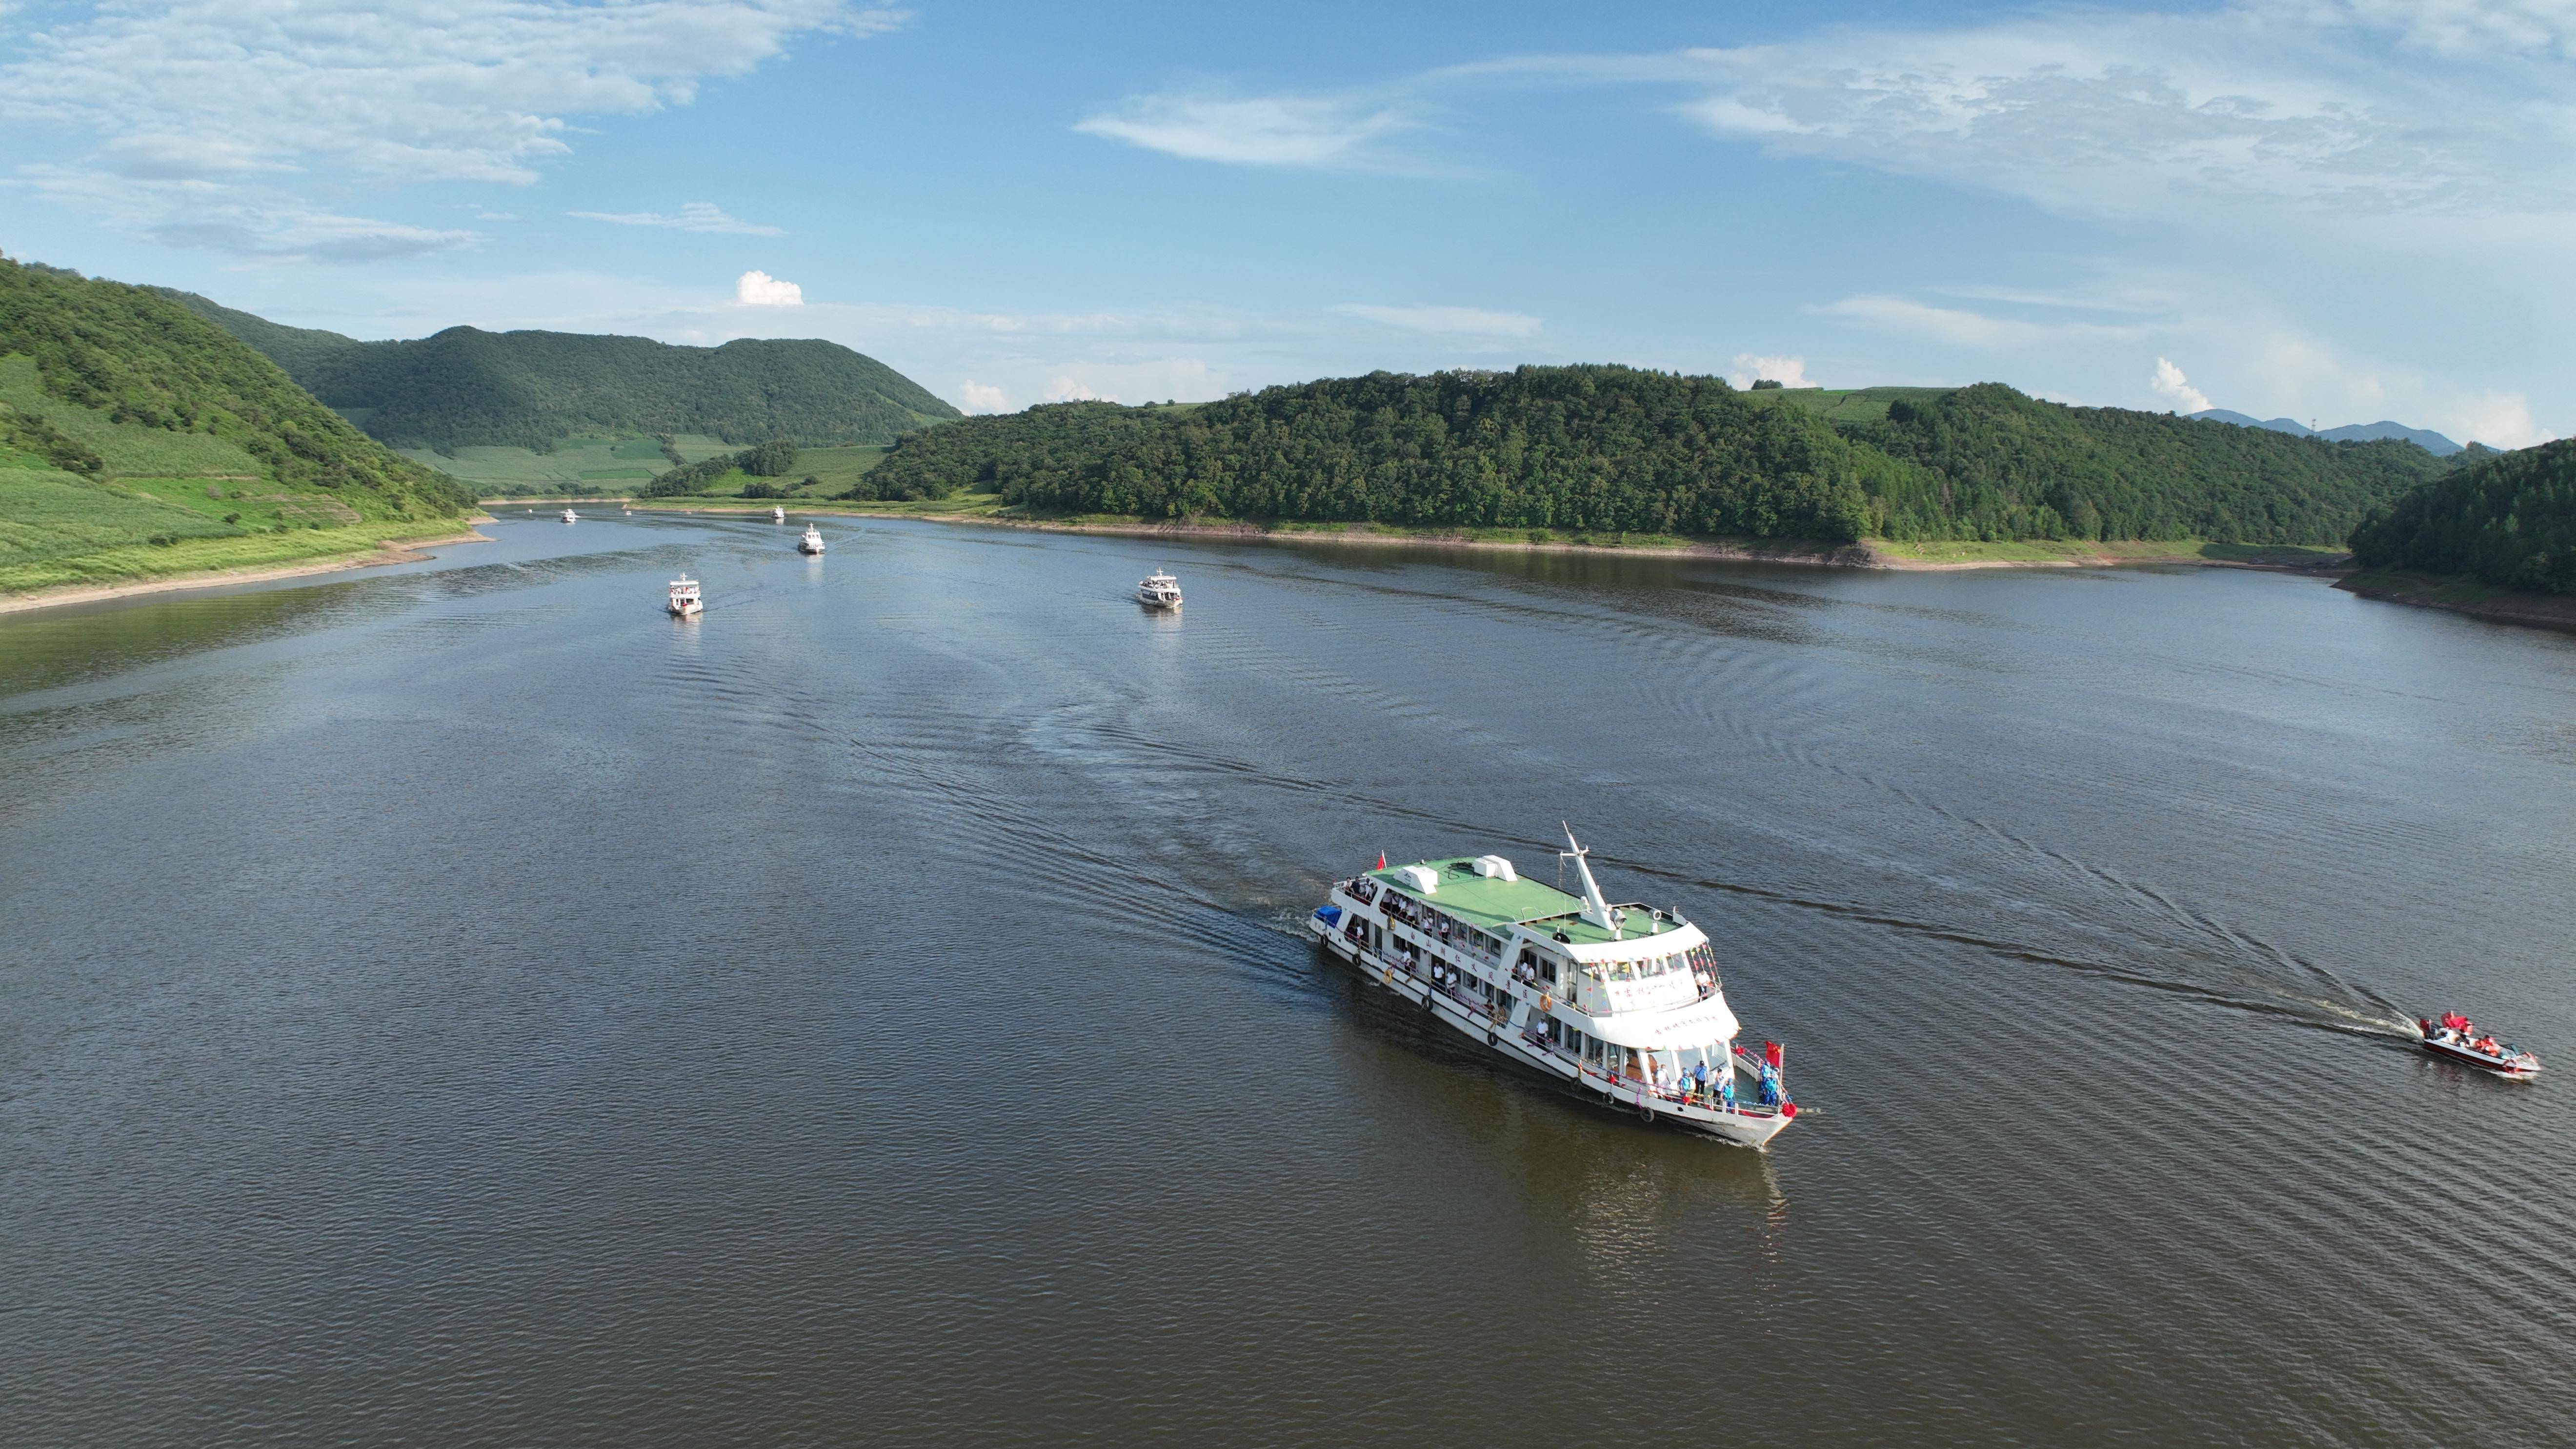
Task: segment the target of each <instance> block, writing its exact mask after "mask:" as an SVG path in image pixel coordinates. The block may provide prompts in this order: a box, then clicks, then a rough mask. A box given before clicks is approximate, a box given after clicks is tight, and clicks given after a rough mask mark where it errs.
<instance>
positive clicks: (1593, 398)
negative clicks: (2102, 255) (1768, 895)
mask: <svg viewBox="0 0 2576 1449" xmlns="http://www.w3.org/2000/svg"><path fill="white" fill-rule="evenodd" d="M1874 413H1879V414H1883V416H1872V414H1874ZM1828 416H1829V415H1828V414H1827V413H1826V412H1825V411H1824V410H1822V409H1820V408H1818V407H1816V406H1815V405H1814V404H1813V403H1811V402H1808V401H1805V400H1796V399H1793V398H1791V396H1790V395H1788V394H1785V393H1784V392H1783V391H1779V390H1768V391H1761V392H1739V391H1737V390H1736V389H1734V388H1732V387H1730V386H1728V385H1727V384H1726V383H1725V382H1724V381H1723V380H1721V379H1717V378H1706V377H1680V376H1674V375H1672V374H1668V373H1657V372H1643V371H1638V370H1636V369H1632V368H1624V367H1524V368H1520V369H1518V370H1517V371H1513V372H1508V373H1465V372H1460V373H1440V374H1434V375H1431V376H1428V377H1414V376H1405V375H1398V374H1391V373H1377V374H1372V375H1370V376H1368V377H1364V378H1348V379H1339V380H1332V381H1325V382H1314V383H1304V384H1300V385H1297V386H1293V387H1277V388H1270V389H1267V390H1264V391H1262V392H1258V393H1252V394H1248V395H1243V396H1238V397H1233V398H1228V399H1226V400H1224V401H1222V402H1215V403H1209V404H1206V405H1204V406H1202V407H1196V408H1169V407H1166V408H1128V407H1120V406H1118V405H1116V404H1112V403H1067V404H1060V405H1056V406H1051V407H1039V408H1032V409H1030V410H1029V411H1027V412H1025V413H1020V414H1015V415H1011V416H1005V417H991V418H969V419H967V420H965V421H963V422H959V423H952V424H948V425H946V426H943V427H939V428H935V429H930V430H928V431H924V432H919V433H914V434H911V435H909V436H907V437H905V438H904V439H903V440H902V441H901V442H899V443H898V444H897V445H896V446H895V448H894V449H893V451H892V452H890V453H888V454H887V456H886V458H885V461H884V462H882V463H880V464H879V465H878V466H877V467H876V469H875V470H874V471H873V472H872V473H870V474H869V475H868V476H867V478H866V479H865V480H864V481H863V482H862V484H861V485H860V489H861V491H862V492H864V493H866V494H869V495H871V496H876V497H883V498H918V497H934V496H941V495H944V494H947V493H951V492H955V491H957V490H959V489H963V488H976V489H983V490H994V491H998V492H1000V493H1001V494H1002V496H1003V497H1004V498H1005V499H1006V500H1008V501H1010V502H1012V503H1015V504H1019V505H1023V506H1027V507H1032V508H1038V509H1046V510H1052V511H1063V512H1073V513H1124V514H1141V515H1145V516H1149V517H1178V516H1182V515H1188V514H1199V515H1206V516H1212V517H1221V518H1247V519H1260V518H1277V519H1313V520H1343V521H1353V522H1357V521H1374V522H1386V523H1397V524H1427V525H1446V526H1459V527H1505V528H1550V529H1572V530H1589V531H1596V532H1597V531H1609V530H1624V531H1631V532H1641V533H1701V534H1731V535H1743V536H1753V537H1769V538H1805V539H1816V540H1824V541H1847V540H1851V539H1856V538H1863V537H1876V538H1892V539H1899V540H1934V539H2023V538H2079V539H2101V540H2122V539H2145V538H2207V539H2214V540H2221V541H2227V542H2240V543H2253V544H2331V543H2335V542H2337V541H2339V540H2340V539H2341V538H2342V536H2343V534H2344V533H2345V531H2346V530H2348V529H2350V528H2351V527H2352V525H2353V524H2354V523H2355V522H2357V521H2358V520H2360V519H2361V518H2362V517H2363V516H2364V515H2365V514H2366V513H2367V512H2368V511H2369V510H2370V509H2371V508H2373V507H2375V506H2378V505H2382V504H2384V503H2386V502H2387V501H2388V500H2389V499H2391V498H2394V497H2395V496H2396V495H2397V494H2398V493H2399V492H2401V491H2403V490H2404V489H2405V488H2406V487H2408V486H2410V485H2412V484H2414V483H2416V482H2418V481H2420V480H2421V479H2423V478H2426V477H2429V476H2432V475H2434V474H2436V473H2438V472H2440V471H2441V470H2442V468H2443V466H2444V465H2443V464H2442V463H2440V462H2439V461H2438V460H2436V459H2434V458H2433V457H2432V456H2431V455H2430V454H2427V453H2425V452H2424V451H2423V450H2422V449H2420V448H2416V447H2414V446H2412V445H2411V444H2402V443H2393V444H2332V443H2317V442H2312V441H2309V440H2306V439H2301V438H2293V437H2289V436H2286V435H2281V434H2269V433H2258V432H2254V431H2252V430H2248V429H2238V428H2227V427H2225V426H2223V425H2220V424H2208V423H2193V422H2190V421H2188V420H2184V419H2179V418H2174V417H2171V416H2169V415H2165V414H2156V413H2132V412H2123V411H2120V410H2117V409H2108V408H2069V407H2063V406H2060V405H2058V404H2055V403H2044V402H2039V401H2037V400H2035V399H2032V398H2028V397H2025V396H2023V395H2022V394H2020V393H2018V392H2015V391H2013V390H2012V389H2011V388H2008V387H2004V386H2002V385H2000V384H1993V383H1989V384H1982V385H1980V386H1977V387H1972V388H1961V389H1954V390H1949V391H1946V392H1945V391H1935V390H1907V392H1906V393H1905V394H1904V395H1900V396H1892V397H1890V398H1888V399H1886V400H1885V401H1884V402H1883V403H1882V404H1881V405H1880V406H1878V407H1874V408H1872V409H1868V410H1864V411H1861V412H1859V414H1858V415H1857V416H1856V417H1854V418H1852V419H1850V420H1838V421H1828V420H1827V418H1828Z"/></svg>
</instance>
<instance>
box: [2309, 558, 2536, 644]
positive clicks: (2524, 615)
mask: <svg viewBox="0 0 2576 1449" xmlns="http://www.w3.org/2000/svg"><path fill="white" fill-rule="evenodd" d="M2335 587H2336V588H2338V589H2341V590H2343V591H2344V592H2346V593H2348V594H2355V595H2358V596H2360V597H2361V598H2365V599H2376V600H2379V601H2380V602H2382V603H2389V604H2412V605H2414V606H2415V607H2416V608H2419V609H2441V610H2443V611H2445V612H2448V613H2453V614H2466V615H2468V616H2469V617H2470V618H2473V619H2484V620H2486V621H2487V622H2489V623H2491V624H2520V625H2522V626H2523V627H2525V628H2528V629H2555V630H2557V631H2559V632H2560V633H2565V634H2576V597H2565V596H2561V595H2557V594H2515V593H2507V592H2505V591H2503V590H2501V589H2480V588H2476V587H2475V586H2473V585H2466V586H2464V585H2462V584H2460V583H2459V582H2458V581H2457V580H2447V579H2435V578H2429V577H2424V576H2420V575H2409V574H2371V573H2359V574H2352V575H2348V576H2346V577H2344V578H2341V579H2338V580H2336V581H2335ZM2452 590H2457V591H2458V592H2459V594H2460V595H2461V596H2460V597H2444V594H2445V592H2446V591H2452Z"/></svg>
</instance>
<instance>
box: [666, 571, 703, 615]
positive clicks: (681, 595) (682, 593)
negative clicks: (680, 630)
mask: <svg viewBox="0 0 2576 1449" xmlns="http://www.w3.org/2000/svg"><path fill="white" fill-rule="evenodd" d="M706 607H707V606H706V601H705V600H703V599H701V598H699V597H698V584H697V581H696V580H695V579H692V578H690V577H689V576H688V575H687V574H682V575H680V576H679V577H678V578H676V579H673V580H671V613H672V615H673V616H674V617H676V618H682V619H685V618H688V617H689V616H690V615H692V614H702V613H704V612H706Z"/></svg>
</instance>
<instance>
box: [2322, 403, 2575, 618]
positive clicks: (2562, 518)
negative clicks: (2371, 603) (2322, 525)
mask: <svg viewBox="0 0 2576 1449" xmlns="http://www.w3.org/2000/svg"><path fill="white" fill-rule="evenodd" d="M2351 544H2352V552H2353V557H2354V558H2355V559H2357V560H2359V561H2360V562H2361V563H2363V564H2365V565H2367V566H2369V567H2371V568H2395V569H2419V570H2422V571H2423V572H2426V573H2437V574H2466V575H2468V576H2470V577H2472V578H2475V579H2476V580H2478V581H2479V582H2480V583H2484V584H2491V585H2494V586H2495V587H2498V588H2507V589H2534V590H2540V591H2544V592H2547V593H2555V594H2576V439H2566V440H2562V441H2560V442H2555V443H2544V444H2542V445H2541V446H2539V447H2537V448H2524V449H2522V450H2520V451H2518V452H2512V453H2501V454H2496V453H2490V454H2485V455H2483V456H2481V457H2480V458H2478V459H2477V461H2475V462H2472V463H2469V464H2467V465H2466V466H2464V467H2462V468H2460V469H2459V470H2458V471H2456V472H2453V473H2450V474H2448V475H2447V476H2444V477H2440V478H2436V479H2433V480H2431V481H2430V482H2427V483H2424V484H2422V485H2421V486H2419V487H2417V488H2415V489H2414V490H2413V491H2411V492H2409V493H2407V494H2406V495H2405V496H2404V497H2402V498H2399V499H2398V500H2397V501H2396V503H2395V504H2394V505H2393V506H2391V507H2389V508H2388V509H2387V510H2385V511H2384V512H2382V513H2380V514H2378V515H2376V516H2374V517H2372V518H2370V519H2369V520H2367V521H2365V522H2364V523H2363V524H2362V525H2361V526H2360V527H2358V528H2356V529H2354V530H2353V531H2352V540H2351Z"/></svg>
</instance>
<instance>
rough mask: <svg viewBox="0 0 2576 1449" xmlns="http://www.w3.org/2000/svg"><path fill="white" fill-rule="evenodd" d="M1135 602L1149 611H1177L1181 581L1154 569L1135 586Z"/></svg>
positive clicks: (1179, 602) (1179, 601) (1179, 603)
mask: <svg viewBox="0 0 2576 1449" xmlns="http://www.w3.org/2000/svg"><path fill="white" fill-rule="evenodd" d="M1136 602H1137V603H1140V604H1143V605H1144V606H1145V607H1147V608H1149V609H1177V608H1179V607H1180V606H1181V581H1180V580H1179V579H1176V578H1173V577H1172V576H1171V575H1170V574H1167V573H1165V572H1163V571H1162V570H1161V569H1156V570H1154V571H1153V572H1152V573H1150V574H1147V575H1146V576H1145V579H1144V582H1142V583H1140V584H1138V585H1136Z"/></svg>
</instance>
